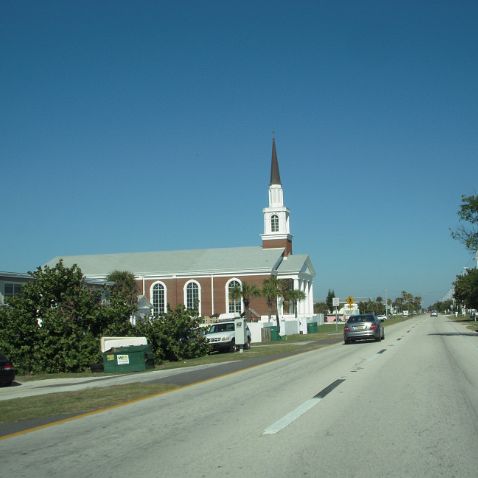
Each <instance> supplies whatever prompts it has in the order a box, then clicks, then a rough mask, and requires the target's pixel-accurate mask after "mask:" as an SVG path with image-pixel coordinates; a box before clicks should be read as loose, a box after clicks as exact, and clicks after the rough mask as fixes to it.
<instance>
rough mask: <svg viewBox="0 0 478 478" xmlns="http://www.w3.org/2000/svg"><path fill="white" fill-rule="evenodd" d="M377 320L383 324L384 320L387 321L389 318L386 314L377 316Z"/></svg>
mask: <svg viewBox="0 0 478 478" xmlns="http://www.w3.org/2000/svg"><path fill="white" fill-rule="evenodd" d="M377 319H378V320H380V322H383V321H384V320H387V316H386V315H384V314H381V315H377Z"/></svg>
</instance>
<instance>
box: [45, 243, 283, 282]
mask: <svg viewBox="0 0 478 478" xmlns="http://www.w3.org/2000/svg"><path fill="white" fill-rule="evenodd" d="M282 252H283V249H282V248H277V249H263V248H262V247H259V246H257V247H234V248H218V249H192V250H183V251H160V252H133V253H118V254H94V255H80V256H59V257H55V258H54V259H52V260H50V261H49V262H48V263H47V264H46V265H48V266H54V265H55V264H56V263H57V262H58V261H59V260H60V259H63V263H64V264H65V266H67V267H71V266H73V264H77V265H78V266H79V267H80V269H81V271H82V272H83V274H84V275H85V276H89V277H105V276H107V275H108V274H109V273H111V272H113V271H115V270H120V271H129V272H132V273H133V274H135V275H136V276H173V275H177V276H192V275H203V274H205V275H209V274H245V273H258V274H260V273H271V272H272V271H274V270H276V269H277V267H278V266H279V264H280V263H281V261H282Z"/></svg>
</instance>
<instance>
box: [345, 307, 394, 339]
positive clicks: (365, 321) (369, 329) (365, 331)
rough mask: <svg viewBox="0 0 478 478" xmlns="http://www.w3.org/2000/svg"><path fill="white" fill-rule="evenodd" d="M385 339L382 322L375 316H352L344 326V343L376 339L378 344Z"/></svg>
mask: <svg viewBox="0 0 478 478" xmlns="http://www.w3.org/2000/svg"><path fill="white" fill-rule="evenodd" d="M384 338H385V330H384V327H383V324H382V322H381V321H380V320H379V318H378V317H377V316H376V315H375V314H360V315H351V316H350V317H349V320H347V322H346V323H345V326H344V343H346V344H349V343H350V342H353V341H355V340H365V339H374V340H376V341H377V342H380V340H383V339H384Z"/></svg>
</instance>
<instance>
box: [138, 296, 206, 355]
mask: <svg viewBox="0 0 478 478" xmlns="http://www.w3.org/2000/svg"><path fill="white" fill-rule="evenodd" d="M199 323H200V319H199V316H198V315H197V311H195V310H189V309H186V308H185V307H184V306H183V305H179V306H178V307H176V309H174V310H171V309H168V312H167V313H166V314H162V315H157V316H154V317H151V316H148V317H145V318H143V319H141V320H139V321H138V323H137V325H136V329H137V331H138V333H140V334H141V335H144V336H145V337H146V338H147V339H148V343H149V344H150V345H151V348H152V349H153V352H154V354H155V356H156V359H158V360H160V361H161V360H170V361H178V360H183V359H191V358H196V357H201V356H203V355H206V354H207V352H208V345H207V341H206V338H205V337H204V335H203V334H202V332H201V329H200V327H199Z"/></svg>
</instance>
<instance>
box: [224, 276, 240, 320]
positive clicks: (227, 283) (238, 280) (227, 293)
mask: <svg viewBox="0 0 478 478" xmlns="http://www.w3.org/2000/svg"><path fill="white" fill-rule="evenodd" d="M232 281H236V282H239V285H240V287H242V281H241V279H238V278H237V277H232V278H231V279H229V280H228V281H227V282H226V290H225V296H226V310H225V312H226V313H229V284H230V283H231V282H232ZM234 312H235V311H234ZM243 312H244V301H243V300H242V297H241V312H240V313H241V314H242V313H243Z"/></svg>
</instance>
